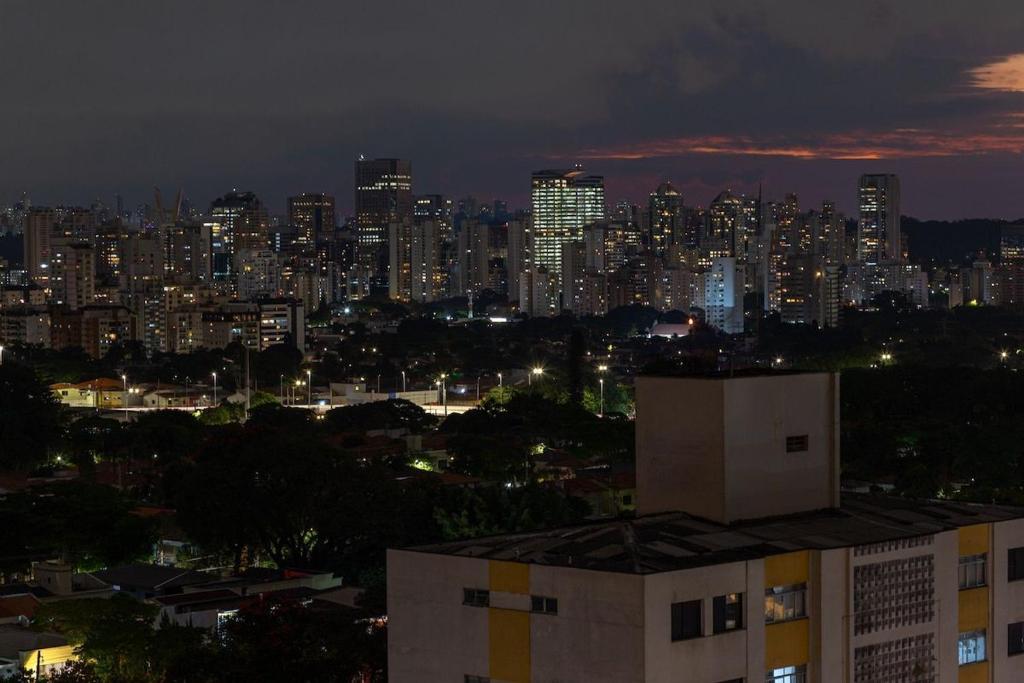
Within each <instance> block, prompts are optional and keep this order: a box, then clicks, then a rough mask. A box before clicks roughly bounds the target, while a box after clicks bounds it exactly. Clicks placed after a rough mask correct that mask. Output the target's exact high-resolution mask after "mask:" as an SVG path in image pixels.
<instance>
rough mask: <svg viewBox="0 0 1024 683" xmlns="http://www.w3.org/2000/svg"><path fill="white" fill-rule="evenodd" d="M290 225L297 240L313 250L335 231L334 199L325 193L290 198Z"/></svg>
mask: <svg viewBox="0 0 1024 683" xmlns="http://www.w3.org/2000/svg"><path fill="white" fill-rule="evenodd" d="M288 225H290V226H291V227H292V228H293V229H294V230H295V231H296V233H297V238H298V239H299V240H300V241H302V242H303V244H305V245H309V248H312V247H313V246H315V245H316V243H317V242H318V241H319V240H321V239H323V238H324V237H326V236H327V235H328V234H330V233H332V232H333V231H334V226H335V217H334V197H332V196H331V195H329V194H323V193H305V194H300V195H296V196H294V197H289V198H288Z"/></svg>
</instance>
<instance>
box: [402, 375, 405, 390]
mask: <svg viewBox="0 0 1024 683" xmlns="http://www.w3.org/2000/svg"><path fill="white" fill-rule="evenodd" d="M402 393H403V394H404V393H405V370H402Z"/></svg>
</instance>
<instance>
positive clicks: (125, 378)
mask: <svg viewBox="0 0 1024 683" xmlns="http://www.w3.org/2000/svg"><path fill="white" fill-rule="evenodd" d="M121 381H122V382H124V394H123V398H122V399H121V409H122V410H123V411H124V421H125V422H127V421H128V375H121Z"/></svg>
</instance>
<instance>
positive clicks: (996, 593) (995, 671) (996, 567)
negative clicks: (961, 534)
mask: <svg viewBox="0 0 1024 683" xmlns="http://www.w3.org/2000/svg"><path fill="white" fill-rule="evenodd" d="M992 526H993V530H992V536H993V538H992V548H991V552H990V553H989V558H988V560H989V563H990V564H991V567H990V569H989V576H990V577H991V579H990V584H991V590H992V623H993V628H992V633H990V634H989V636H988V643H987V644H988V649H989V653H988V655H989V660H990V661H991V662H992V680H993V681H1024V655H1015V656H1013V657H1008V656H1007V654H1006V645H1007V642H1006V629H1007V626H1008V625H1009V624H1012V623H1015V622H1018V621H1024V581H1008V580H1007V576H1008V574H1007V569H1008V568H1007V563H1006V560H1007V552H1008V551H1009V549H1010V548H1020V547H1024V520H1020V519H1016V520H1012V521H1008V522H999V523H997V524H993V525H992Z"/></svg>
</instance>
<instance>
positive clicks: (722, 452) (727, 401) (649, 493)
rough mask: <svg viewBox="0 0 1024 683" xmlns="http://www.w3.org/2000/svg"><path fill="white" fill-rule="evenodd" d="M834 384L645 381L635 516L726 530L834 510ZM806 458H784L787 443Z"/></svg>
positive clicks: (767, 379) (774, 379) (639, 396)
mask: <svg viewBox="0 0 1024 683" xmlns="http://www.w3.org/2000/svg"><path fill="white" fill-rule="evenodd" d="M838 382H839V378H838V376H834V375H829V374H827V373H814V374H793V375H783V374H780V375H764V376H754V377H736V378H686V377H671V378H670V377H641V378H638V379H637V382H636V404H637V424H636V427H637V429H636V432H637V436H636V450H637V512H638V513H639V514H649V513H655V512H665V511H670V510H683V511H685V512H689V513H690V514H693V515H697V516H699V517H705V518H708V519H712V520H716V521H721V522H731V521H735V520H738V519H750V518H755V517H764V516H772V515H780V514H788V513H792V512H800V511H805V510H816V509H821V508H827V507H834V506H836V505H838V504H839V440H838V420H839V411H838V390H839V389H838ZM800 435H807V436H808V450H807V451H803V452H796V453H787V452H786V437H787V436H800Z"/></svg>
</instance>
